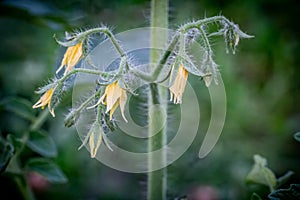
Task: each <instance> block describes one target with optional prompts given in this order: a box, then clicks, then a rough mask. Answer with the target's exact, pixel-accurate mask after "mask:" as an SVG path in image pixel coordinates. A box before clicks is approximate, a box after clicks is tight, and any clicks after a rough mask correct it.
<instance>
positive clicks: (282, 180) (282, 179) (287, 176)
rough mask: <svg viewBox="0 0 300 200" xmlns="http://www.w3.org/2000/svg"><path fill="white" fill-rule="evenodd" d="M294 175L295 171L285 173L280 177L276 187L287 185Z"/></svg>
mask: <svg viewBox="0 0 300 200" xmlns="http://www.w3.org/2000/svg"><path fill="white" fill-rule="evenodd" d="M293 174H294V172H293V171H288V172H287V173H285V174H284V175H283V176H281V177H279V178H278V179H277V185H276V187H277V188H278V187H280V186H281V185H283V184H285V183H286V182H287V181H288V180H289V179H290V178H291V176H292V175H293Z"/></svg>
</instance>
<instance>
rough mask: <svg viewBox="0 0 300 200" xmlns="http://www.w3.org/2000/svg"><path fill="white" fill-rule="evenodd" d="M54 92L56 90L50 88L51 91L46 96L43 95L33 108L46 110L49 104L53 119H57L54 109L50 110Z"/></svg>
mask: <svg viewBox="0 0 300 200" xmlns="http://www.w3.org/2000/svg"><path fill="white" fill-rule="evenodd" d="M53 92H54V88H50V89H49V90H47V91H46V92H45V94H43V96H42V97H41V98H40V99H39V100H38V101H37V102H36V103H35V104H34V105H33V106H32V108H39V107H42V109H44V108H45V106H46V105H47V104H48V109H49V112H50V113H51V115H52V116H53V117H55V114H54V109H53V108H52V109H50V103H51V98H52V95H53Z"/></svg>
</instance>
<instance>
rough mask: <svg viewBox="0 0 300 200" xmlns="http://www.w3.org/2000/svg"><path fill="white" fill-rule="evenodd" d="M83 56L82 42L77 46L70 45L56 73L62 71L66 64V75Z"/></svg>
mask: <svg viewBox="0 0 300 200" xmlns="http://www.w3.org/2000/svg"><path fill="white" fill-rule="evenodd" d="M81 57H82V42H79V43H78V44H76V45H75V46H70V47H68V49H67V51H66V53H65V55H64V58H63V59H62V61H61V65H60V67H59V68H58V70H56V73H58V72H60V70H62V68H63V67H64V66H65V67H66V69H65V72H64V75H66V74H67V73H68V72H70V71H71V70H72V69H73V68H74V66H75V65H76V64H77V63H78V62H79V60H80V59H81Z"/></svg>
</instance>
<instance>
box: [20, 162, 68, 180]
mask: <svg viewBox="0 0 300 200" xmlns="http://www.w3.org/2000/svg"><path fill="white" fill-rule="evenodd" d="M25 169H26V171H34V172H37V173H39V174H41V175H42V176H44V177H45V178H46V179H47V180H48V181H49V182H51V183H66V182H67V181H68V179H67V177H66V176H65V175H64V173H63V172H62V171H61V170H60V168H59V167H58V166H57V165H56V164H55V163H54V162H53V161H51V160H49V159H45V158H32V159H30V160H28V162H27V163H26V166H25Z"/></svg>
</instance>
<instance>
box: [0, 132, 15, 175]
mask: <svg viewBox="0 0 300 200" xmlns="http://www.w3.org/2000/svg"><path fill="white" fill-rule="evenodd" d="M13 155H14V147H13V145H12V144H10V143H9V142H7V141H6V140H4V139H3V138H2V137H0V174H1V173H2V172H4V171H5V169H6V167H7V165H8V163H9V161H10V159H11V158H12V156H13Z"/></svg>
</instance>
